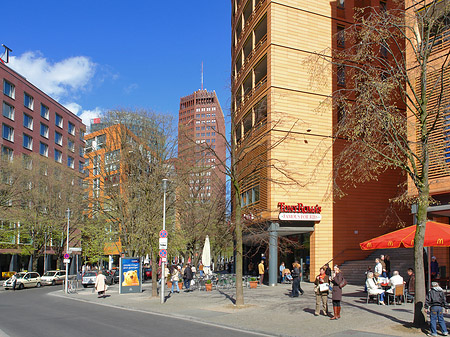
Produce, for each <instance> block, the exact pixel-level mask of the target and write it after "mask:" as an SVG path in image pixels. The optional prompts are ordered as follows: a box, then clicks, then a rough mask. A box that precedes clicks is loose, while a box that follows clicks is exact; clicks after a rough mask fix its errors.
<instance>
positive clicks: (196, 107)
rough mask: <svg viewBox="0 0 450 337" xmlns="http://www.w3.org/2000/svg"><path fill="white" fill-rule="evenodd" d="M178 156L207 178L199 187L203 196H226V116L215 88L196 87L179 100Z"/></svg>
mask: <svg viewBox="0 0 450 337" xmlns="http://www.w3.org/2000/svg"><path fill="white" fill-rule="evenodd" d="M178 158H179V160H180V162H181V163H182V167H183V168H184V169H188V168H196V169H198V170H197V171H198V174H199V176H201V177H205V178H204V183H203V184H202V186H199V188H200V189H202V190H203V192H201V195H202V197H204V198H209V197H211V196H212V193H221V194H223V197H224V199H225V182H226V177H225V174H224V172H223V169H221V167H220V166H221V165H222V163H225V161H226V134H225V119H224V116H223V112H222V108H221V107H220V103H219V100H218V99H217V95H216V92H215V91H211V92H208V91H207V90H197V91H195V92H194V93H192V94H191V95H189V96H185V97H182V98H181V99H180V110H179V119H178ZM209 167H211V170H209V169H208V168H209ZM193 180H194V179H193ZM196 180H199V179H198V178H197V179H196ZM216 196H217V195H216Z"/></svg>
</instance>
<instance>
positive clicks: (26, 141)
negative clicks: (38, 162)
mask: <svg viewBox="0 0 450 337" xmlns="http://www.w3.org/2000/svg"><path fill="white" fill-rule="evenodd" d="M23 147H24V148H26V149H28V150H33V138H32V137H30V136H28V135H27V134H25V133H24V134H23Z"/></svg>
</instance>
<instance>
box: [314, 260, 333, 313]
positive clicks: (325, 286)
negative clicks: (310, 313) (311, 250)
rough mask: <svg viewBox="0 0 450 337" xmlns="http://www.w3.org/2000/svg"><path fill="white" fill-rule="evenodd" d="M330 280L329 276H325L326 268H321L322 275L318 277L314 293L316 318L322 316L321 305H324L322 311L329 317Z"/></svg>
mask: <svg viewBox="0 0 450 337" xmlns="http://www.w3.org/2000/svg"><path fill="white" fill-rule="evenodd" d="M329 284H330V279H329V278H328V275H327V274H325V268H323V267H322V268H320V273H319V275H317V277H316V279H315V281H314V285H315V287H314V292H315V294H316V311H315V313H314V315H315V316H319V314H320V304H321V303H322V310H323V314H324V315H325V316H328V292H329V290H330V288H329Z"/></svg>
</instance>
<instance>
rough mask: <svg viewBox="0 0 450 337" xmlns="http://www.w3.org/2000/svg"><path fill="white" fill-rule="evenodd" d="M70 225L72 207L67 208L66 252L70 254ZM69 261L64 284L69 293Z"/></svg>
mask: <svg viewBox="0 0 450 337" xmlns="http://www.w3.org/2000/svg"><path fill="white" fill-rule="evenodd" d="M69 225H70V208H68V209H67V242H66V254H69ZM68 282H69V263H67V262H66V282H65V285H64V291H65V293H66V294H67V290H68V289H69V284H68Z"/></svg>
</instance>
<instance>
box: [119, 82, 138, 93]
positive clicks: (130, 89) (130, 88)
mask: <svg viewBox="0 0 450 337" xmlns="http://www.w3.org/2000/svg"><path fill="white" fill-rule="evenodd" d="M137 88H139V85H138V84H137V83H131V84H130V85H128V86H126V87H125V88H123V91H124V92H125V93H126V94H127V95H129V94H131V92H133V91H135V90H136V89H137Z"/></svg>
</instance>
